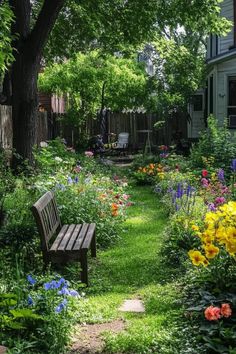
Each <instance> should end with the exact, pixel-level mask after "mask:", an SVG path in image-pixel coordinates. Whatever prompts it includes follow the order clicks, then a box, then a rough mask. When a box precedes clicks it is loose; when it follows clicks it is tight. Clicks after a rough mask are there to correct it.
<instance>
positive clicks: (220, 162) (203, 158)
mask: <svg viewBox="0 0 236 354" xmlns="http://www.w3.org/2000/svg"><path fill="white" fill-rule="evenodd" d="M235 156H236V146H235V143H234V142H233V140H232V136H231V134H230V131H229V130H228V128H227V123H226V121H225V123H224V126H223V127H222V126H221V127H220V126H218V124H217V120H216V119H215V118H214V117H213V116H210V117H209V118H208V129H207V130H206V131H205V132H204V133H203V134H202V135H201V137H200V140H199V142H198V144H197V145H195V146H194V147H193V148H192V151H191V155H190V160H191V163H192V166H193V167H197V168H199V167H200V168H201V167H209V165H211V166H213V167H218V168H223V169H224V170H225V171H226V172H230V165H231V160H232V159H234V158H235Z"/></svg>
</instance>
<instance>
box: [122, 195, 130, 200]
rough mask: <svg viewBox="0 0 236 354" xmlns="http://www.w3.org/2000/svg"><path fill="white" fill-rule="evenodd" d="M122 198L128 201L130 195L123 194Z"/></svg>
mask: <svg viewBox="0 0 236 354" xmlns="http://www.w3.org/2000/svg"><path fill="white" fill-rule="evenodd" d="M122 198H123V199H124V200H128V199H129V198H130V195H128V194H123V195H122Z"/></svg>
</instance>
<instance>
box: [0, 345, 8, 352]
mask: <svg viewBox="0 0 236 354" xmlns="http://www.w3.org/2000/svg"><path fill="white" fill-rule="evenodd" d="M6 352H7V348H6V347H4V346H3V345H0V354H5V353H6Z"/></svg>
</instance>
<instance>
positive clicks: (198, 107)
mask: <svg viewBox="0 0 236 354" xmlns="http://www.w3.org/2000/svg"><path fill="white" fill-rule="evenodd" d="M193 110H194V112H200V111H203V96H202V95H194V96H193Z"/></svg>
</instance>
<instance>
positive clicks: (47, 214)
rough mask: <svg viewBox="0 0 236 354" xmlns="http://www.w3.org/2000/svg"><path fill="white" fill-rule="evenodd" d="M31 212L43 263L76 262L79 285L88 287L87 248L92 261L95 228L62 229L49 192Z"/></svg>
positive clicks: (68, 227)
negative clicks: (78, 264)
mask: <svg viewBox="0 0 236 354" xmlns="http://www.w3.org/2000/svg"><path fill="white" fill-rule="evenodd" d="M31 209H32V212H33V215H34V217H35V221H36V224H37V227H38V231H39V234H40V238H41V247H42V252H43V259H44V263H45V264H48V263H49V262H52V263H61V264H64V263H66V262H68V261H71V260H79V261H80V264H81V269H82V271H81V281H82V282H83V283H85V284H87V285H88V264H87V252H88V249H89V248H91V255H92V257H96V232H95V229H96V225H95V224H94V223H92V224H86V223H85V224H77V225H76V224H72V225H63V226H62V224H61V220H60V216H59V213H58V209H57V205H56V200H55V196H54V194H53V193H52V192H46V193H45V194H44V195H43V196H42V197H41V198H40V199H39V200H38V201H37V202H36V203H35V204H34V205H33V206H32V208H31Z"/></svg>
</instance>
